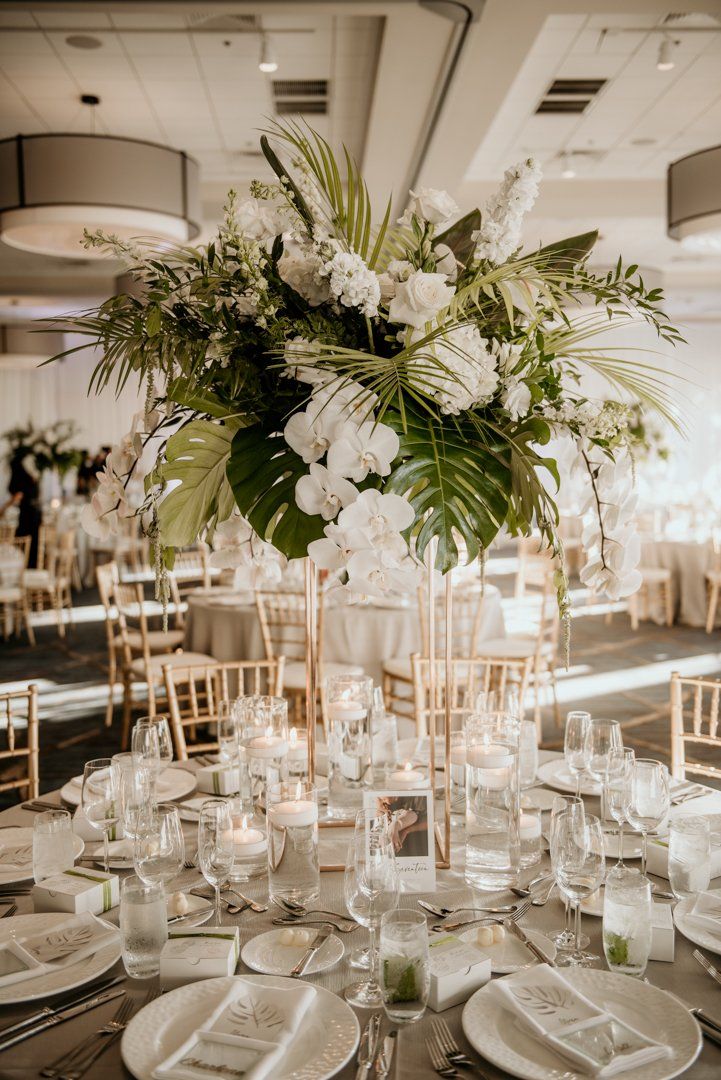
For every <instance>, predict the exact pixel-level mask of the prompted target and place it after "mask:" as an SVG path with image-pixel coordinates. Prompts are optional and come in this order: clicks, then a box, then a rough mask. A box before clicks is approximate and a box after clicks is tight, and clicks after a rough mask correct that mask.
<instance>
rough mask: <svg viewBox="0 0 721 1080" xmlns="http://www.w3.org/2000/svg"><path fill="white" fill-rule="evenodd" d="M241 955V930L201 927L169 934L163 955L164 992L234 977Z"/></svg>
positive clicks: (170, 931)
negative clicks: (202, 982)
mask: <svg viewBox="0 0 721 1080" xmlns="http://www.w3.org/2000/svg"><path fill="white" fill-rule="evenodd" d="M239 955H240V936H239V931H238V927H237V926H197V927H187V928H184V929H182V930H180V929H179V930H169V931H168V940H167V941H166V942H165V944H164V945H163V948H162V951H161V953H160V985H161V986H162V987H163V989H171V988H173V987H175V986H183V985H184V984H185V983H189V982H198V981H199V980H200V979H215V978H220V977H223V976H226V975H234V974H235V968H236V965H237V963H238V957H239Z"/></svg>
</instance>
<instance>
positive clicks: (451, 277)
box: [434, 244, 458, 281]
mask: <svg viewBox="0 0 721 1080" xmlns="http://www.w3.org/2000/svg"><path fill="white" fill-rule="evenodd" d="M434 254H435V256H436V273H437V274H445V276H446V278H447V280H448V281H455V280H456V278H457V277H458V260H457V259H456V257H455V255H454V254H453V252H452V251H451V249H450V248H449V247H448V244H438V245H437V246H436V247H435V248H434Z"/></svg>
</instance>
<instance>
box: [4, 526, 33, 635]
mask: <svg viewBox="0 0 721 1080" xmlns="http://www.w3.org/2000/svg"><path fill="white" fill-rule="evenodd" d="M30 543H31V538H30V537H29V536H14V537H13V538H12V539H11V540H6V541H5V546H6V547H12V548H14V549H15V550H16V551H17V552H19V554H20V560H21V561H19V562H18V564H17V567H18V573H17V581H15V580H11V581H8V582H7V584H4V583H0V625H1V626H2V636H3V640H7V638H8V636H9V633H10V632H11V631H12V632H13V633H16V634H17V633H19V632H20V626H21V624H22V623H24V624H25V632H26V634H27V636H28V641H29V642H30V644H31V645H34V644H35V633H34V631H33V627H32V622H31V620H30V601H29V598H28V590H27V588H26V587H25V582H24V577H25V574H26V573H27V566H28V559H29V558H30Z"/></svg>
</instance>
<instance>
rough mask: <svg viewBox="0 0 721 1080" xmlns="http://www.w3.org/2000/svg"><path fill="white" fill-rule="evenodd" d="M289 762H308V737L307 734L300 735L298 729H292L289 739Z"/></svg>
mask: <svg viewBox="0 0 721 1080" xmlns="http://www.w3.org/2000/svg"><path fill="white" fill-rule="evenodd" d="M288 760H289V761H307V760H308V736H307V735H306V734H305V732H303V733H302V734H299V732H298V729H297V728H291V730H290V735H289V737H288Z"/></svg>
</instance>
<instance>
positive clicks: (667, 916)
mask: <svg viewBox="0 0 721 1080" xmlns="http://www.w3.org/2000/svg"><path fill="white" fill-rule="evenodd" d="M674 938H675V929H674V925H673V911H672V908H671V904H663V903H657V902H656V901H654V904H653V913H652V915H651V952H650V953H649V960H668V961H669V962H671V961H673V948H674Z"/></svg>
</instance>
